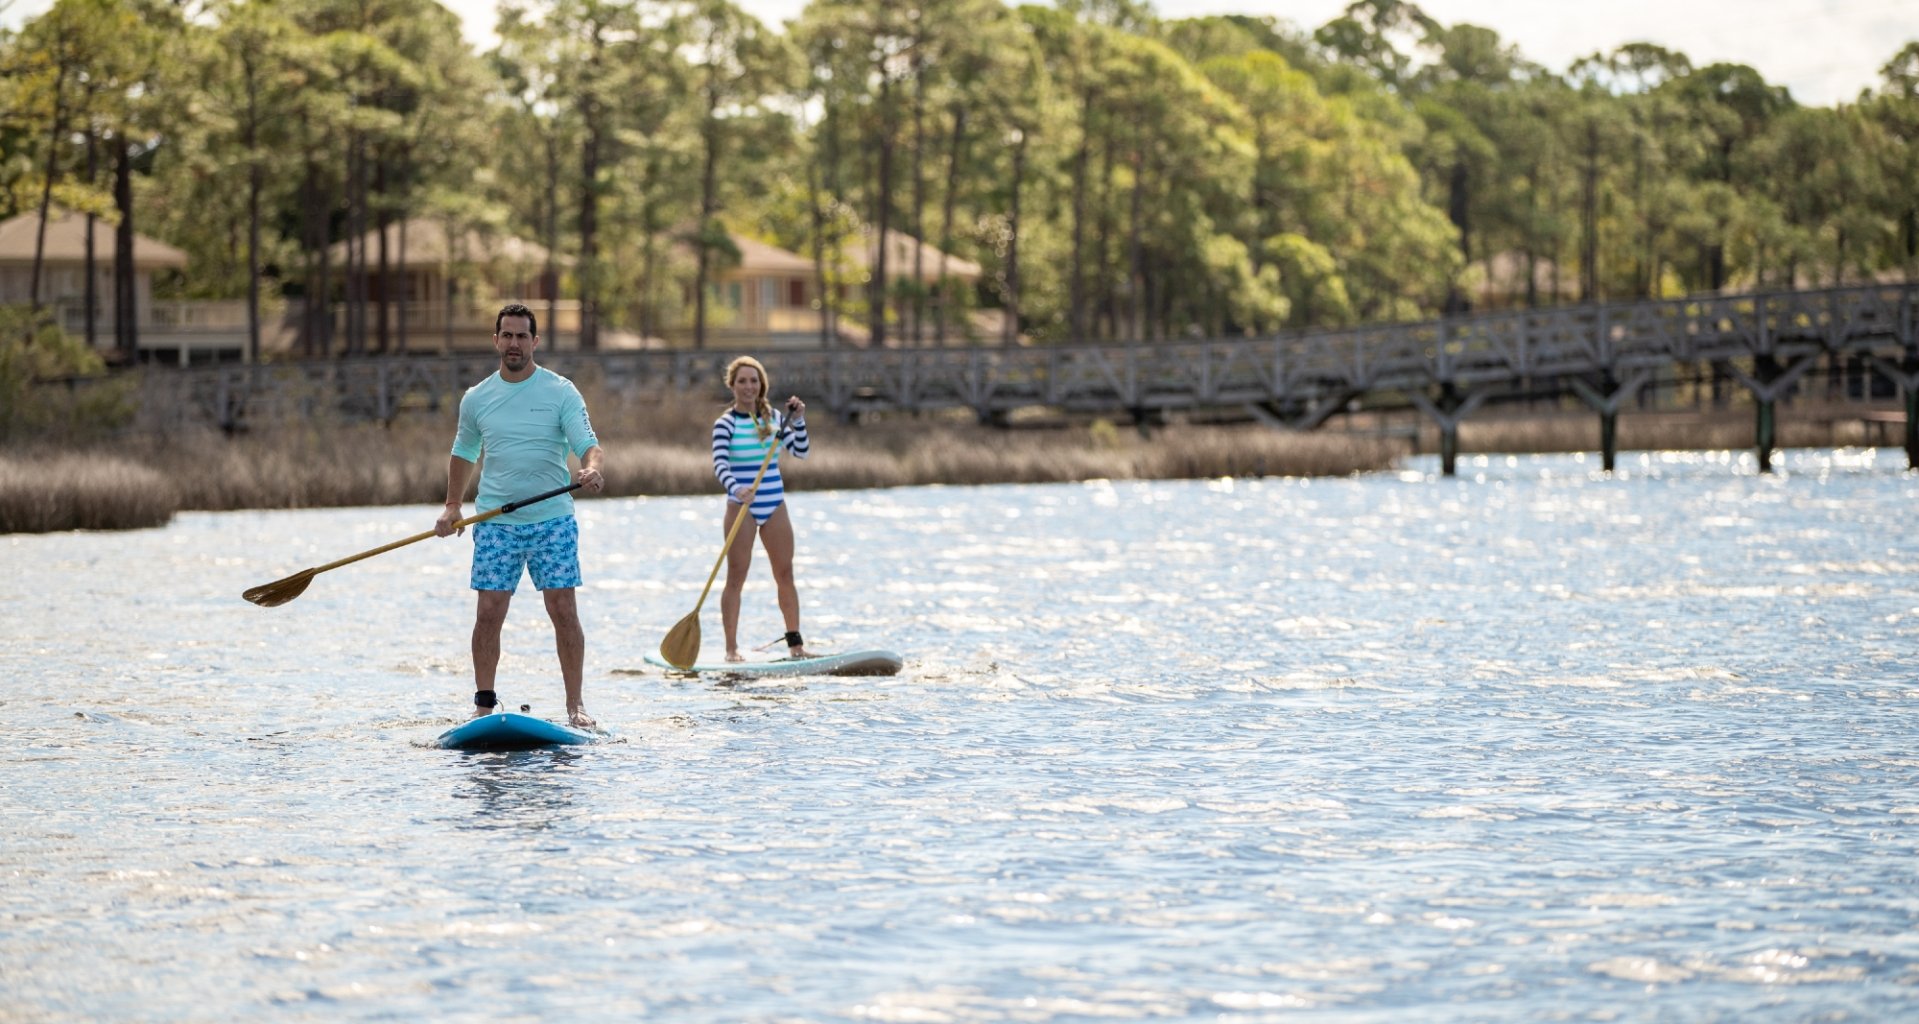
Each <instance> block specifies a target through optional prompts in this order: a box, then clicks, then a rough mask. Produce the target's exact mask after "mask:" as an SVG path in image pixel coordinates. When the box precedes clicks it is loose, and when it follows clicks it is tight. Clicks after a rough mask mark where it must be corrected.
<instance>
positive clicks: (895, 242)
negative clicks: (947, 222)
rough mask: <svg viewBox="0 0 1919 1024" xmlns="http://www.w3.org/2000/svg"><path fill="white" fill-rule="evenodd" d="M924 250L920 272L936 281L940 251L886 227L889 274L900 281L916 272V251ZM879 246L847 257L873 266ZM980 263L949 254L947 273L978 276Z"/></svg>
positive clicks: (852, 260) (921, 254)
mask: <svg viewBox="0 0 1919 1024" xmlns="http://www.w3.org/2000/svg"><path fill="white" fill-rule="evenodd" d="M916 248H917V249H918V250H919V251H920V273H921V275H922V279H923V280H927V281H935V280H938V279H939V276H940V251H939V250H938V249H936V248H934V247H932V246H930V245H927V244H926V243H925V242H922V241H920V240H919V239H917V238H914V237H913V236H912V235H909V234H907V233H906V232H904V231H894V230H893V229H891V228H888V229H886V276H888V277H890V278H893V279H894V280H898V279H899V278H902V277H909V276H911V275H912V273H913V250H914V249H916ZM877 252H878V249H877V247H876V246H868V247H866V249H864V250H858V251H853V252H849V253H847V254H846V256H847V259H848V260H850V261H851V262H852V264H853V265H854V266H856V267H870V266H872V265H873V262H874V260H875V258H876V256H877ZM980 273H981V270H980V265H979V264H977V263H974V262H973V261H972V260H969V259H962V258H961V257H958V256H953V255H948V256H947V257H946V276H947V277H959V278H966V279H969V280H970V279H974V278H977V277H979V276H980Z"/></svg>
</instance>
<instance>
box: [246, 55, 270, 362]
mask: <svg viewBox="0 0 1919 1024" xmlns="http://www.w3.org/2000/svg"><path fill="white" fill-rule="evenodd" d="M253 59H254V58H253V54H252V53H250V52H248V53H242V54H241V57H240V61H241V65H242V67H244V68H245V71H246V87H247V111H246V129H245V137H244V140H243V141H244V142H245V143H246V147H247V362H249V363H258V362H259V361H260V193H261V191H263V190H264V188H265V187H266V169H265V168H263V167H261V166H260V150H259V145H260V81H259V69H258V68H256V67H254V64H253Z"/></svg>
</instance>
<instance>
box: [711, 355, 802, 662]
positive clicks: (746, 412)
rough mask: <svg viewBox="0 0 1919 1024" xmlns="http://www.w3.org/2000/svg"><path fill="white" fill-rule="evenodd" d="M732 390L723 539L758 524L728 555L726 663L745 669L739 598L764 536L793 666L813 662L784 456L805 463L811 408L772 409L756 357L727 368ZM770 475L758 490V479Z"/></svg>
mask: <svg viewBox="0 0 1919 1024" xmlns="http://www.w3.org/2000/svg"><path fill="white" fill-rule="evenodd" d="M726 386H727V389H728V390H730V391H732V392H733V404H732V405H731V406H730V407H728V408H727V410H726V411H725V412H723V413H721V414H720V418H719V419H717V420H714V421H713V475H714V476H716V477H718V478H719V480H720V486H721V487H724V488H726V515H725V516H724V517H723V518H722V520H721V522H720V530H721V536H725V535H726V534H727V533H729V532H731V531H732V529H733V522H734V520H736V519H737V518H739V517H740V516H742V515H750V516H752V517H753V521H752V522H751V523H747V524H744V525H743V526H742V527H741V529H740V532H739V535H738V536H736V537H734V538H733V546H732V547H730V548H728V549H727V552H726V589H724V590H722V591H721V592H720V622H721V623H722V624H723V625H724V627H725V629H726V660H727V661H742V660H744V659H743V658H742V657H741V655H740V640H739V630H740V591H741V589H742V588H744V587H745V586H746V573H747V570H748V569H750V568H752V566H753V536H754V534H756V533H757V534H758V535H759V538H760V544H761V546H762V547H764V548H766V557H767V560H768V561H770V562H771V563H772V564H773V585H774V586H775V587H776V588H777V589H778V591H779V601H780V616H781V617H782V618H783V619H785V620H786V635H785V636H784V637H782V638H781V639H782V640H784V641H785V642H786V652H787V654H788V655H789V656H791V657H794V658H810V657H812V654H811V653H810V652H808V651H807V649H806V644H805V642H804V641H802V640H801V639H800V592H799V589H798V588H796V587H795V586H794V585H793V520H792V517H790V516H788V515H787V513H786V489H785V487H784V485H783V484H782V483H781V481H780V449H782V448H784V449H785V450H786V451H787V452H790V453H791V454H792V456H793V457H794V458H796V459H803V458H806V453H807V451H808V450H809V449H810V444H809V442H808V440H807V436H806V403H805V402H802V401H800V399H799V396H798V395H794V396H792V397H789V398H788V399H787V400H786V407H785V410H784V412H783V413H782V412H780V411H775V410H774V409H773V408H772V407H771V406H770V405H768V404H767V400H766V396H767V394H768V393H770V392H771V391H772V388H773V382H772V379H771V378H770V377H768V376H767V374H766V367H764V366H761V365H760V361H759V360H757V359H754V358H753V357H752V356H741V357H739V358H738V359H735V360H733V361H732V362H730V363H728V364H726ZM763 462H764V463H765V465H766V473H765V475H764V476H761V477H760V485H759V488H758V489H757V490H755V489H753V478H754V477H755V476H756V475H759V474H760V465H761V463H763Z"/></svg>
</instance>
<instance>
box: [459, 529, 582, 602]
mask: <svg viewBox="0 0 1919 1024" xmlns="http://www.w3.org/2000/svg"><path fill="white" fill-rule="evenodd" d="M529 572H530V573H531V574H532V576H533V587H534V589H536V590H564V589H565V588H567V587H577V586H579V585H580V524H579V521H578V520H576V519H574V518H573V517H572V516H559V517H558V518H554V519H548V520H546V521H544V522H539V523H527V524H525V525H523V526H515V525H512V524H508V523H480V524H479V525H477V526H475V527H474V528H473V589H474V590H504V591H506V592H507V593H509V594H510V593H512V592H513V591H515V590H517V589H519V586H520V576H521V575H522V574H523V573H529Z"/></svg>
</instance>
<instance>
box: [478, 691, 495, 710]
mask: <svg viewBox="0 0 1919 1024" xmlns="http://www.w3.org/2000/svg"><path fill="white" fill-rule="evenodd" d="M473 706H474V707H481V708H496V707H499V706H500V698H499V696H498V695H497V694H495V693H494V692H493V691H492V690H474V691H473Z"/></svg>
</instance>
